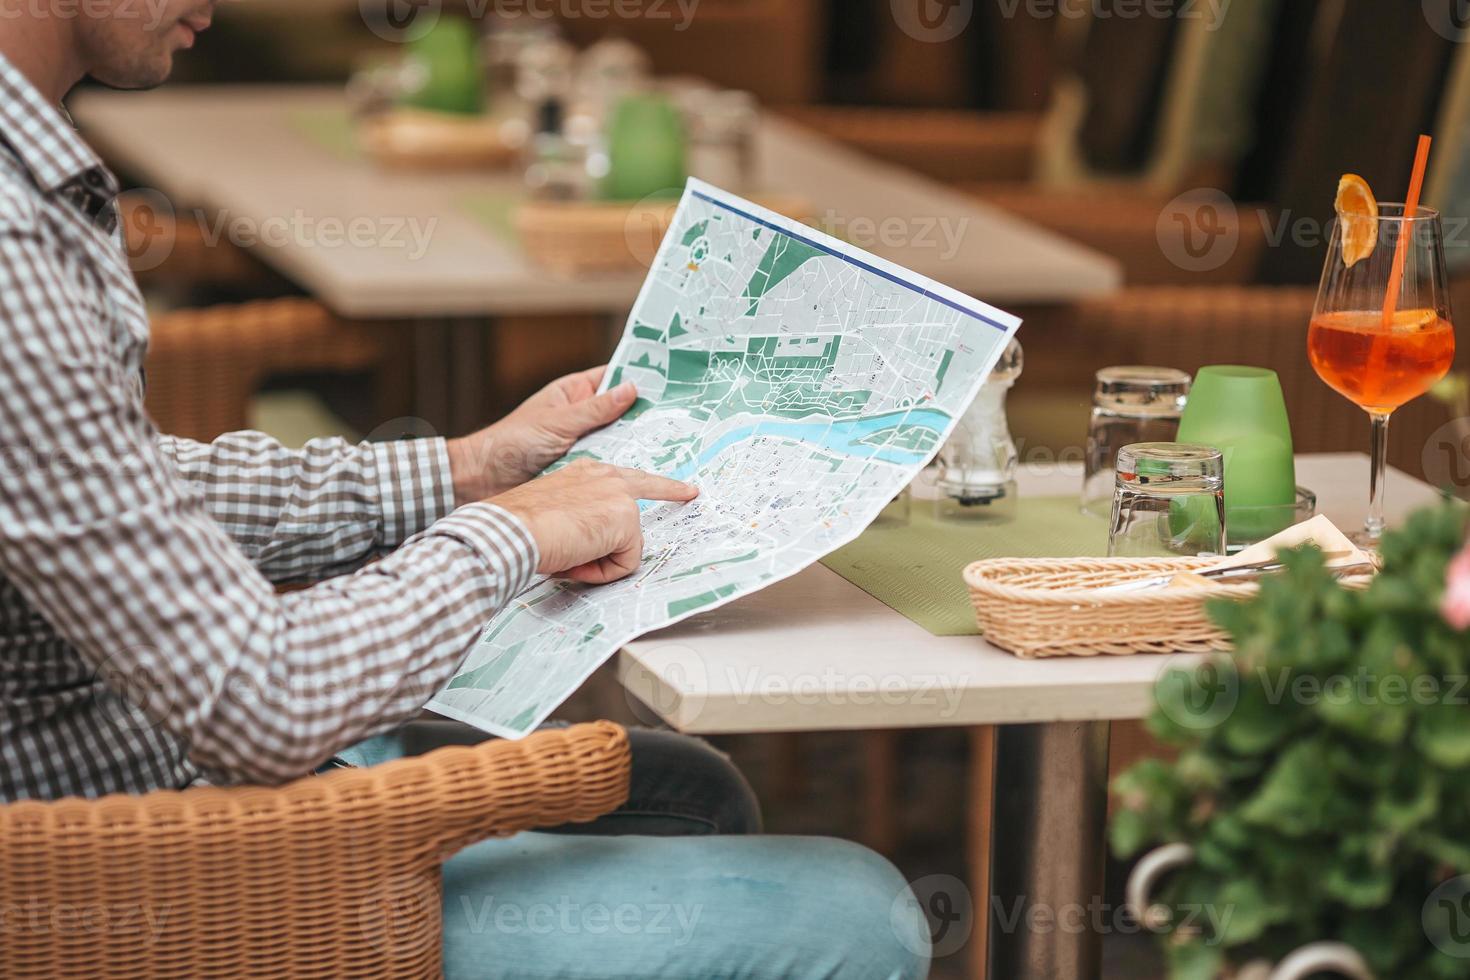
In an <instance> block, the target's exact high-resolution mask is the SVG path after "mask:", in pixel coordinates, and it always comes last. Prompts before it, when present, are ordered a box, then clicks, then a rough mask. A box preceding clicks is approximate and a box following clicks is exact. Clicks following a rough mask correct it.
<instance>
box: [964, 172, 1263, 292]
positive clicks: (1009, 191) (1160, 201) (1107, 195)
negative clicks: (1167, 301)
mask: <svg viewBox="0 0 1470 980" xmlns="http://www.w3.org/2000/svg"><path fill="white" fill-rule="evenodd" d="M964 190H966V191H968V192H970V193H972V194H974V195H975V196H977V197H979V198H981V199H982V200H984V201H986V202H987V203H990V204H994V205H996V206H997V207H1001V208H1004V209H1005V210H1007V211H1010V212H1012V213H1014V214H1017V215H1019V216H1021V217H1022V218H1025V219H1027V220H1028V221H1034V222H1035V223H1036V224H1039V225H1041V226H1042V227H1044V228H1050V229H1051V230H1052V231H1055V232H1056V233H1057V234H1059V235H1063V236H1065V237H1067V238H1071V239H1073V240H1075V241H1077V242H1080V243H1082V244H1083V245H1088V246H1091V247H1092V248H1095V249H1097V250H1098V251H1100V252H1104V253H1106V254H1108V255H1111V256H1112V257H1113V258H1115V259H1117V260H1118V261H1119V262H1121V263H1122V264H1123V279H1124V281H1125V282H1127V283H1128V285H1130V286H1163V285H1177V286H1204V285H1241V284H1244V283H1249V282H1251V281H1252V280H1253V279H1254V278H1255V276H1256V272H1257V269H1258V268H1259V267H1260V264H1261V258H1262V255H1263V253H1264V252H1265V249H1266V245H1267V240H1268V239H1267V230H1268V228H1269V227H1270V225H1271V221H1270V218H1269V210H1268V209H1267V208H1265V207H1264V206H1255V205H1243V204H1242V205H1236V209H1235V212H1234V213H1233V214H1231V213H1223V214H1220V216H1219V221H1220V228H1219V233H1221V234H1233V235H1235V236H1236V239H1235V245H1234V248H1233V249H1232V250H1231V251H1229V252H1228V253H1227V252H1225V251H1224V250H1223V249H1222V251H1221V261H1220V263H1219V265H1217V266H1215V267H1213V268H1207V269H1203V270H1200V269H1195V268H1186V267H1185V266H1184V265H1182V264H1181V263H1179V262H1176V261H1174V259H1171V257H1170V256H1169V255H1168V254H1167V253H1166V252H1165V250H1164V245H1165V244H1171V245H1172V243H1173V239H1172V237H1163V238H1161V235H1162V236H1175V235H1177V234H1179V232H1178V231H1176V230H1175V228H1174V226H1172V225H1170V224H1169V223H1168V222H1169V217H1168V216H1167V215H1166V214H1165V208H1167V207H1168V205H1169V203H1170V199H1169V198H1168V197H1167V196H1161V195H1157V194H1150V193H1147V192H1145V191H1142V190H1137V189H1125V188H1107V189H1102V188H1092V189H1086V188H1081V189H1067V190H1063V189H1057V188H1047V187H1037V186H1030V185H1025V184H1008V183H989V182H986V183H967V184H965V185H964ZM1186 213H1187V212H1186ZM1263 216H1264V219H1263ZM1161 220H1162V221H1163V226H1162V228H1161Z"/></svg>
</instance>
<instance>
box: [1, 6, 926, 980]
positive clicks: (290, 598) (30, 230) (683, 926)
mask: <svg viewBox="0 0 1470 980" xmlns="http://www.w3.org/2000/svg"><path fill="white" fill-rule="evenodd" d="M212 13H213V2H212V0H87V2H85V3H80V4H79V3H76V2H74V0H27V2H26V3H25V4H24V5H21V6H16V5H15V4H12V3H10V0H0V805H3V801H5V800H19V799H24V798H39V799H53V798H58V797H62V796H67V795H82V796H97V795H101V794H104V793H110V792H125V793H140V792H147V791H149V790H152V789H158V788H181V787H185V786H188V785H190V784H192V783H196V782H201V781H209V782H260V783H278V782H281V781H284V780H288V779H293V778H296V777H300V776H303V775H306V774H309V773H311V772H312V771H314V770H315V769H316V768H318V767H320V766H321V765H323V764H325V763H327V762H328V760H330V759H333V758H334V757H335V758H336V759H338V760H339V761H345V762H347V763H350V764H359V765H370V764H375V763H377V762H380V761H384V760H386V759H388V758H392V757H393V756H395V755H399V754H402V753H404V752H413V751H422V750H423V749H426V748H430V747H433V745H435V744H438V743H440V742H443V741H445V740H454V741H465V740H473V739H475V738H478V737H480V736H478V735H477V734H474V733H469V732H468V731H467V730H465V729H462V728H460V729H452V730H448V731H446V730H445V729H444V728H442V727H441V728H435V727H434V726H432V725H429V724H424V723H420V724H418V725H413V724H406V723H408V722H410V720H411V719H413V718H414V717H415V716H416V715H417V714H418V713H419V711H420V709H421V707H422V705H423V704H424V703H425V702H426V701H427V700H428V699H429V697H431V696H432V695H433V694H434V692H436V691H437V690H438V689H439V688H441V687H442V686H443V684H444V683H445V682H446V681H447V680H448V679H449V677H450V676H451V674H452V673H453V672H454V670H455V669H456V668H457V666H458V665H459V663H460V662H461V660H462V658H463V656H464V654H465V652H466V651H467V649H468V647H469V646H470V644H471V643H472V642H473V641H474V639H475V638H476V635H477V633H478V631H479V629H480V627H481V626H483V624H484V623H485V622H486V621H487V620H488V619H490V618H491V617H492V616H493V615H494V614H495V613H496V611H497V610H498V609H500V608H501V607H502V606H503V605H504V604H505V603H506V602H507V601H508V600H509V599H510V598H511V597H513V596H514V595H516V594H517V593H518V592H520V591H521V590H522V589H524V588H525V587H526V585H527V584H528V582H529V581H530V580H531V578H532V577H533V576H534V575H535V574H537V573H538V572H539V573H540V574H545V575H562V576H567V577H570V578H573V579H576V580H579V581H585V582H590V583H598V582H606V581H611V580H613V579H616V578H619V577H622V576H624V575H627V574H628V573H630V572H631V571H633V570H634V569H635V568H636V567H637V564H638V560H639V552H640V546H641V543H642V539H641V535H640V532H639V526H638V506H637V501H638V500H639V499H654V500H668V501H688V500H691V499H693V498H694V496H695V495H696V494H697V491H696V490H695V489H694V488H693V487H691V486H689V485H687V484H683V483H679V482H676V481H674V480H668V479H665V478H663V477H658V476H654V475H652V474H647V473H640V472H637V471H633V470H626V469H620V468H615V467H610V466H604V465H600V464H590V463H574V464H573V465H571V466H568V467H565V468H563V469H561V470H559V471H558V472H556V473H555V474H552V475H550V476H546V477H541V478H535V479H533V478H534V477H536V474H537V473H539V472H540V471H541V470H542V469H544V467H545V466H546V465H547V464H548V463H550V462H552V461H553V460H555V459H557V458H559V457H560V456H562V455H563V454H564V453H565V452H566V451H567V449H568V448H569V447H570V446H571V444H572V443H573V442H574V441H575V440H576V439H577V438H578V437H580V436H581V435H582V434H583V433H585V432H588V431H590V430H592V429H595V428H597V427H599V426H602V425H605V424H607V423H608V422H610V421H612V420H614V419H616V418H617V417H618V416H620V415H621V414H622V413H623V412H625V411H626V410H627V409H628V407H629V406H631V405H632V403H633V400H634V398H635V397H636V393H635V392H634V390H633V388H632V386H631V385H622V386H620V387H618V388H614V389H612V390H610V391H608V392H605V393H603V394H597V393H596V390H597V386H598V384H599V382H600V380H601V369H600V368H599V369H594V370H591V371H587V372H583V373H581V374H577V375H573V376H571V377H568V378H563V379H562V380H560V381H558V382H555V383H553V384H552V385H550V386H548V387H547V388H546V389H545V390H543V391H542V392H540V393H539V394H537V395H535V396H534V397H532V398H531V399H530V400H529V401H528V402H527V403H526V404H525V405H523V406H521V407H520V408H519V409H517V410H516V411H515V412H513V413H512V414H511V415H510V416H508V417H507V418H505V419H503V420H502V421H500V422H498V423H496V424H495V425H492V426H491V427H489V428H488V429H486V430H484V431H482V432H479V433H476V434H475V435H472V436H469V437H466V438H463V439H457V440H448V441H446V440H443V439H421V440H416V441H410V442H394V443H388V444H362V445H349V444H348V443H346V442H343V441H341V440H317V441H314V442H311V443H309V444H307V446H306V447H305V448H303V449H301V450H288V449H285V448H283V447H282V446H280V445H279V444H278V443H276V442H274V441H273V440H271V439H269V438H268V437H266V436H264V435H262V434H260V433H255V432H240V433H232V434H229V435H225V436H222V437H220V438H219V439H217V440H215V441H214V442H213V443H211V444H209V445H203V444H199V443H195V442H190V441H188V440H184V439H177V438H172V437H169V436H165V435H161V434H159V433H158V431H157V430H156V429H155V428H154V426H153V424H152V422H151V421H150V420H149V418H148V416H147V414H146V413H145V411H144V408H143V385H142V364H143V357H144V352H145V348H146V345H147V338H148V323H147V316H146V313H145V311H144V307H143V301H142V299H141V297H140V296H139V293H138V289H137V287H136V285H135V284H134V282H133V279H132V275H131V273H130V271H129V269H128V266H127V261H126V257H125V255H124V252H123V249H122V244H121V239H120V236H119V230H118V218H117V209H116V205H115V203H114V198H115V197H116V195H117V190H118V185H117V182H116V180H115V179H114V177H113V176H112V174H111V173H109V172H108V171H107V169H106V168H105V167H104V166H103V165H102V163H101V161H100V160H98V158H97V157H96V156H95V155H94V154H93V153H92V151H91V150H90V149H89V148H88V147H87V146H86V144H85V143H84V142H83V141H82V140H81V138H80V137H79V136H78V135H77V134H76V132H75V131H74V130H73V129H72V127H71V125H70V123H69V121H68V119H67V117H66V116H65V114H64V111H63V110H62V109H61V101H62V98H63V97H64V96H65V94H66V93H67V91H68V90H69V89H71V87H72V86H73V85H75V84H76V83H77V82H78V81H80V80H81V78H82V77H83V76H84V75H88V74H90V75H92V76H93V77H94V78H96V79H97V80H98V81H101V82H103V83H105V84H109V85H113V86H116V87H120V88H144V87H149V86H152V85H156V84H159V83H161V82H162V81H163V80H164V79H165V78H166V77H167V76H168V73H169V71H170V69H171V67H172V60H173V56H174V54H175V53H176V52H177V51H178V50H179V49H181V48H187V47H190V46H192V44H193V42H194V38H195V36H196V34H197V33H198V32H199V31H202V30H204V29H205V28H206V27H208V25H209V21H210V18H211V15H212ZM374 557H379V558H381V560H379V561H377V562H374V563H372V564H367V560H368V559H370V558H374ZM286 579H290V580H302V579H308V580H314V581H315V582H316V584H315V585H313V586H311V587H310V588H307V589H305V590H302V591H297V592H292V593H289V594H278V593H277V592H276V590H275V588H274V585H273V583H275V582H279V581H282V580H286ZM634 760H635V762H634V778H633V788H632V794H631V797H630V800H629V802H628V804H627V805H626V806H625V807H624V808H623V809H622V810H620V811H618V812H617V813H615V814H612V815H610V816H609V817H606V818H604V819H603V820H602V821H598V822H597V823H594V824H592V825H588V826H586V827H583V828H580V833H579V834H577V835H568V834H523V835H520V836H518V837H515V838H512V839H510V840H504V841H489V842H484V843H481V844H478V845H475V846H473V847H471V848H468V849H466V850H465V851H463V852H461V853H460V854H458V855H456V856H455V857H454V858H453V859H451V860H450V861H449V863H448V864H447V865H446V867H445V916H444V930H445V937H444V952H445V968H446V972H447V973H449V974H450V975H451V976H470V975H473V976H481V977H485V976H495V977H499V976H505V977H543V976H544V977H570V976H579V977H593V976H596V977H661V976H670V977H674V976H678V977H686V976H687V977H714V976H733V975H741V976H762V977H777V976H781V977H806V976H812V977H817V976H821V977H830V976H842V977H844V978H864V977H872V978H898V977H917V976H922V975H923V974H924V972H925V971H926V969H927V961H928V935H927V932H926V930H925V929H924V927H923V924H922V918H921V917H920V916H918V915H917V913H916V912H915V906H914V904H913V898H912V895H911V893H910V892H909V891H908V889H907V886H906V885H905V884H904V882H903V880H902V878H900V877H898V875H897V873H896V872H895V871H894V869H893V868H892V867H891V866H889V865H888V864H886V863H885V862H883V861H882V859H880V858H878V857H877V856H875V855H873V854H871V853H869V852H867V851H864V850H862V849H861V848H857V847H855V846H853V845H849V844H844V843H841V842H837V841H811V840H807V841H801V840H795V839H783V838H762V837H758V836H754V832H755V831H757V830H758V829H759V823H760V820H759V811H758V809H757V807H756V804H755V801H754V799H753V797H752V796H751V794H750V790H749V787H748V786H747V785H746V784H745V782H744V780H743V779H742V778H741V776H740V775H739V773H738V772H737V771H736V770H735V769H734V768H733V767H732V766H731V765H730V764H729V762H728V761H726V760H725V759H724V758H723V757H722V756H719V755H718V754H717V753H715V752H713V751H712V750H711V749H709V748H708V747H707V746H704V745H703V744H702V743H699V742H696V741H694V740H691V739H684V738H681V737H679V736H675V735H671V734H668V733H654V732H636V733H634ZM612 835H617V836H616V842H615V843H610V840H611V838H612ZM627 835H636V836H627ZM706 835H717V836H706ZM696 836H698V839H695V838H696ZM671 838H673V839H671ZM3 873H4V869H3V868H0V874H3ZM492 881H493V882H494V886H495V891H494V895H493V896H491V893H490V890H489V887H490V883H491V882H492ZM653 899H658V901H657V902H654V901H653ZM487 900H488V901H491V902H499V903H500V905H501V907H502V908H503V907H504V906H505V905H506V904H507V903H510V904H511V905H512V906H513V907H516V908H518V909H519V910H520V912H521V913H522V917H521V918H518V919H516V920H515V922H517V923H520V925H518V926H513V927H506V926H505V922H506V920H505V917H504V916H502V915H500V914H498V913H497V914H493V915H490V916H489V918H488V921H487V916H486V910H485V908H484V902H485V901H487ZM669 903H675V904H672V905H670V904H669ZM542 906H545V907H546V908H547V909H549V910H556V909H560V910H562V914H560V915H559V916H558V917H556V918H555V927H554V928H553V930H552V932H553V933H555V941H551V942H549V941H547V933H546V932H545V931H544V930H538V929H532V928H529V927H527V923H528V922H529V921H530V918H529V916H528V915H527V910H532V909H540V908H541V907H542ZM661 906H669V907H667V908H663V913H664V914H662V915H659V914H658V913H659V907H661ZM568 908H571V909H580V910H583V911H582V912H581V913H576V912H570V913H569V912H567V910H568ZM597 908H602V909H603V910H604V912H606V911H608V910H610V909H619V910H627V909H633V910H635V911H640V914H641V915H646V916H648V918H649V921H643V920H641V919H640V921H641V922H642V924H643V926H644V928H635V929H631V930H628V929H615V930H608V929H605V928H601V929H599V928H596V927H595V926H594V924H593V923H592V922H591V921H590V920H589V919H588V918H587V910H595V909H597ZM579 914H580V915H581V916H582V918H580V919H579V918H578V915H579ZM620 914H621V913H620ZM655 916H657V917H658V921H660V922H665V923H666V927H665V928H663V929H655V928H653V922H652V919H653V917H655ZM701 921H703V923H704V925H703V926H702V927H701V926H700V922H701ZM487 953H488V954H489V956H488V959H487Z"/></svg>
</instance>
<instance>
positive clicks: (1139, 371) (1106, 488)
mask: <svg viewBox="0 0 1470 980" xmlns="http://www.w3.org/2000/svg"><path fill="white" fill-rule="evenodd" d="M1189 385H1190V378H1189V374H1188V373H1187V372H1184V371H1180V370H1177V369H1175V368H1167V367H1147V366H1142V365H1133V366H1124V367H1108V368H1103V369H1102V370H1101V371H1099V372H1097V385H1096V387H1095V388H1094V389H1093V393H1092V419H1091V421H1090V422H1089V423H1088V426H1087V457H1086V459H1085V460H1084V472H1083V475H1082V512H1083V513H1085V514H1096V515H1097V516H1098V517H1107V516H1108V512H1109V510H1110V508H1111V507H1112V504H1113V460H1114V459H1115V458H1116V457H1117V455H1118V450H1119V449H1121V448H1122V447H1124V446H1126V445H1128V444H1129V443H1134V442H1162V441H1165V440H1170V439H1173V438H1174V435H1175V433H1177V432H1178V431H1179V416H1180V413H1181V412H1183V410H1184V402H1185V399H1186V398H1187V397H1188V396H1189Z"/></svg>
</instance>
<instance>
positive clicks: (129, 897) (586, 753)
mask: <svg viewBox="0 0 1470 980" xmlns="http://www.w3.org/2000/svg"><path fill="white" fill-rule="evenodd" d="M629 771H630V756H629V749H628V738H627V733H626V732H625V731H624V730H623V729H622V728H620V727H618V726H616V725H613V724H610V723H607V722H597V723H595V724H589V725H577V726H574V727H572V728H569V729H565V730H561V731H547V732H540V733H537V734H535V735H532V736H531V737H529V738H527V739H525V740H524V741H521V742H506V741H492V742H486V743H483V744H481V745H477V746H473V747H463V746H461V747H452V748H444V749H439V750H437V751H435V752H431V753H429V754H427V755H424V756H419V757H416V758H410V759H403V760H400V761H396V762H392V763H388V764H386V765H382V766H376V767H373V768H371V769H343V770H337V771H333V772H331V773H328V774H326V775H323V776H312V777H307V778H303V779H300V780H297V781H295V782H293V783H290V784H288V785H286V786H282V787H279V788H264V787H237V788H218V789H210V788H201V789H191V790H185V791H182V792H174V791H164V792H156V793H150V794H148V795H146V796H136V797H131V796H109V797H106V798H104V799H100V800H80V799H66V800H60V801H56V802H46V803H43V802H30V801H27V802H20V803H13V804H10V805H8V806H3V807H0V976H3V977H7V978H29V977H36V978H41V977H45V978H55V977H139V978H142V977H154V976H188V977H244V976H272V977H280V976H323V977H328V976H329V977H432V976H438V975H439V973H440V933H441V930H440V895H439V873H440V872H439V865H440V863H441V862H442V861H443V860H444V859H445V858H447V857H448V856H449V855H450V854H452V853H454V851H456V850H458V849H459V848H461V847H463V846H464V845H466V844H468V843H470V842H472V841H475V840H478V839H480V838H483V837H487V836H497V835H508V834H513V833H516V832H518V831H521V830H527V829H531V828H534V827H541V826H550V825H554V824H558V823H564V822H568V821H586V820H591V819H593V818H595V817H597V816H599V815H601V814H603V813H606V812H608V811H610V810H612V809H614V808H615V807H617V806H618V805H619V804H621V803H622V802H623V800H624V799H626V797H627V793H628V779H629ZM492 938H493V937H488V936H487V941H491V940H492Z"/></svg>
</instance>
